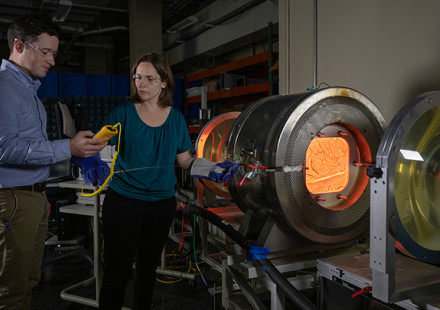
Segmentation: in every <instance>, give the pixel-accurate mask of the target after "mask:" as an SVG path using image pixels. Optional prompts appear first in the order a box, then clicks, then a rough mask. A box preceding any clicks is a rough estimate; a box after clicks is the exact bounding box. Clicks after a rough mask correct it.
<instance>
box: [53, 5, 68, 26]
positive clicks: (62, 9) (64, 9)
mask: <svg viewBox="0 0 440 310" xmlns="http://www.w3.org/2000/svg"><path fill="white" fill-rule="evenodd" d="M71 8H72V1H70V0H60V1H58V6H57V10H56V12H55V15H54V16H53V17H52V21H54V22H63V21H64V20H65V19H66V18H67V15H69V12H70V9H71Z"/></svg>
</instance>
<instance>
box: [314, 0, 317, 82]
mask: <svg viewBox="0 0 440 310" xmlns="http://www.w3.org/2000/svg"><path fill="white" fill-rule="evenodd" d="M313 10H314V13H313V22H314V23H313V88H315V89H316V88H317V87H318V81H317V80H318V0H315V4H314V6H313Z"/></svg>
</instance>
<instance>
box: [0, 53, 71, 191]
mask: <svg viewBox="0 0 440 310" xmlns="http://www.w3.org/2000/svg"><path fill="white" fill-rule="evenodd" d="M40 85H41V82H40V81H39V80H33V79H31V78H30V77H29V76H27V75H26V74H25V73H24V72H23V71H21V70H20V69H19V68H17V67H16V66H15V65H14V64H13V63H11V62H9V61H7V60H5V59H3V61H2V64H1V69H0V188H9V187H14V186H26V185H32V184H35V183H39V182H43V181H45V180H46V179H47V178H48V177H49V172H50V164H54V163H56V162H58V161H61V160H65V159H68V158H69V157H70V148H69V140H68V139H63V140H57V141H48V140H47V133H46V121H47V115H46V111H45V110H44V106H43V104H42V103H41V100H40V99H39V98H38V96H37V90H38V88H39V87H40Z"/></svg>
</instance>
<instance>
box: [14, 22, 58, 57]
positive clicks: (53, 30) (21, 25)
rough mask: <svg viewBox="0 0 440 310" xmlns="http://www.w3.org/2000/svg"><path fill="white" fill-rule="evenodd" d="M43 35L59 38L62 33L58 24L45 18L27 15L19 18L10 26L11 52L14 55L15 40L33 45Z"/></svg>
mask: <svg viewBox="0 0 440 310" xmlns="http://www.w3.org/2000/svg"><path fill="white" fill-rule="evenodd" d="M42 33H47V34H48V35H50V36H56V37H57V38H59V36H60V33H61V31H60V27H59V26H58V25H57V24H55V23H53V22H51V21H49V20H47V19H45V18H44V17H40V16H36V15H25V16H21V17H18V18H17V19H15V20H14V21H12V23H11V24H10V25H9V29H8V45H9V50H10V51H11V53H12V51H13V49H14V41H15V39H19V40H22V41H27V42H29V43H32V42H34V41H35V38H36V37H38V36H39V35H40V34H42Z"/></svg>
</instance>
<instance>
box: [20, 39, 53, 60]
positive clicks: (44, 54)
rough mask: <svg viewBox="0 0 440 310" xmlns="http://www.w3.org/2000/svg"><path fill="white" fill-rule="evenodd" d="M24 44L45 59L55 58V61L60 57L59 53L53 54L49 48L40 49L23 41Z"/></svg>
mask: <svg viewBox="0 0 440 310" xmlns="http://www.w3.org/2000/svg"><path fill="white" fill-rule="evenodd" d="M23 43H24V44H26V45H27V46H29V47H30V48H32V49H33V50H34V51H35V52H37V54H39V55H40V56H42V57H44V58H48V57H53V58H54V59H55V57H57V55H58V51H56V52H53V51H51V50H50V49H48V48H39V47H38V46H35V45H32V44H31V43H29V42H27V41H23Z"/></svg>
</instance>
